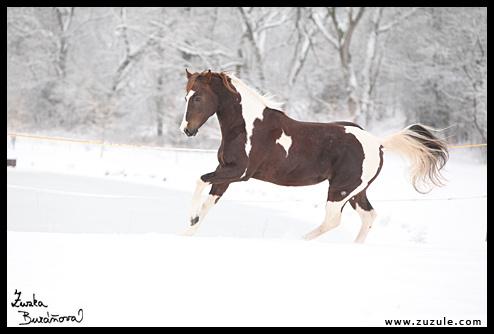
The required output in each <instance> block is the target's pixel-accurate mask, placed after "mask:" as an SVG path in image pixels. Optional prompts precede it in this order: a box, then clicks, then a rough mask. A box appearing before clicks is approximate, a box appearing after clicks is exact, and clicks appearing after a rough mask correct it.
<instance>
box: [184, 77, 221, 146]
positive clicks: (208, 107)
mask: <svg viewBox="0 0 494 334" xmlns="http://www.w3.org/2000/svg"><path fill="white" fill-rule="evenodd" d="M185 73H186V74H187V79H188V80H189V81H188V82H187V86H186V96H185V103H186V106H185V115H184V119H183V121H182V124H181V125H180V130H181V131H182V132H183V133H184V134H186V135H187V136H188V137H192V136H195V135H196V134H197V131H198V130H199V128H200V127H201V126H202V125H203V124H204V123H206V121H207V120H208V118H209V117H211V116H213V115H214V114H215V113H216V111H218V102H219V101H218V96H217V95H216V93H215V92H214V91H213V90H212V89H211V85H210V81H211V70H209V71H207V72H202V73H197V72H196V73H194V74H191V73H190V72H189V71H187V69H186V70H185Z"/></svg>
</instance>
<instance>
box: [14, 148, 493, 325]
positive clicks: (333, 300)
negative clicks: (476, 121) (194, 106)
mask: <svg viewBox="0 0 494 334" xmlns="http://www.w3.org/2000/svg"><path fill="white" fill-rule="evenodd" d="M9 143H10V141H9V140H8V143H7V157H8V158H17V167H15V168H10V167H9V168H7V324H8V325H9V326H10V325H12V326H15V325H18V324H22V323H25V322H28V321H29V319H31V320H33V319H35V318H37V317H39V316H42V317H43V318H42V320H43V319H47V320H46V321H49V320H52V321H53V319H58V320H65V321H64V322H63V323H62V324H60V323H56V322H52V323H51V325H75V326H83V325H85V326H92V325H103V326H105V325H117V326H118V325H130V326H133V325H159V326H205V325H214V326H228V325H233V326H241V325H245V326H259V325H265V326H320V325H377V326H384V325H385V320H387V319H396V320H411V321H412V322H415V324H418V321H417V320H441V321H443V322H444V320H443V319H444V317H446V321H448V320H451V321H452V324H455V323H456V324H460V321H461V320H467V321H470V320H477V319H478V320H481V321H482V323H481V324H482V326H485V325H487V243H486V241H485V239H486V233H487V198H486V194H487V176H486V174H487V166H486V165H485V164H480V163H478V162H476V161H475V159H471V158H469V157H470V156H469V155H468V153H466V154H465V152H466V151H461V150H454V151H452V152H451V160H450V162H449V163H448V165H447V173H446V177H447V178H448V179H449V183H448V185H447V186H446V187H444V188H441V189H436V190H434V191H432V192H431V193H430V194H428V195H420V194H418V193H416V192H415V191H414V190H413V187H412V186H410V185H409V184H408V183H407V181H406V180H405V177H404V174H403V170H404V166H405V165H406V164H405V163H404V162H403V161H402V160H401V159H400V158H397V157H396V156H394V155H393V154H391V153H386V154H385V164H384V168H383V170H382V172H381V174H380V176H379V177H378V178H377V180H376V181H375V182H374V184H373V185H372V186H371V187H370V188H369V190H368V197H369V199H370V201H371V203H372V204H373V206H374V208H375V209H376V211H377V214H378V218H377V220H376V223H375V224H374V226H373V228H372V231H371V232H370V234H369V237H368V238H367V241H366V244H365V245H356V244H354V243H353V240H354V238H355V237H356V235H357V233H358V230H359V228H360V220H359V217H358V215H357V214H356V213H355V212H354V211H353V210H352V209H351V207H350V206H347V207H346V208H345V210H344V211H343V218H342V224H341V226H340V227H338V228H337V229H335V230H333V231H330V232H328V233H327V234H325V235H323V236H322V237H320V238H319V239H317V240H315V241H311V242H306V241H302V240H300V237H301V236H302V235H303V234H305V233H307V232H308V231H310V230H312V229H313V228H315V227H316V226H318V225H319V224H320V222H321V221H322V219H323V218H324V205H325V201H326V194H327V184H326V183H323V184H321V185H317V186H311V187H300V188H287V187H279V186H275V185H271V184H268V183H263V182H260V181H256V180H250V181H248V182H245V183H238V184H233V185H231V186H230V188H229V190H228V191H227V193H226V194H225V196H224V197H223V198H222V199H221V200H220V202H219V203H218V205H217V206H216V207H215V208H213V210H212V211H211V213H210V214H209V216H208V217H207V218H206V220H205V222H204V224H203V225H202V226H201V229H200V230H199V232H198V233H197V234H196V236H194V237H192V238H187V237H180V236H178V234H179V233H180V232H182V231H183V230H185V228H186V227H187V216H188V201H189V199H190V196H191V195H192V192H193V190H194V187H195V182H196V180H197V178H198V177H199V176H200V175H201V174H204V173H206V172H210V171H212V170H214V168H215V167H216V156H215V154H214V153H197V152H196V153H190V152H169V151H159V150H144V149H133V148H119V147H104V152H103V155H102V156H101V149H102V148H101V147H96V146H89V145H83V144H76V143H54V142H43V141H39V140H30V139H17V141H16V146H15V149H13V148H12V147H11V146H10V144H9ZM206 193H207V192H206V191H205V194H206ZM16 291H17V292H18V293H19V292H21V296H20V297H19V295H18V294H15V292H16ZM33 294H35V297H33ZM17 297H19V299H20V300H22V302H23V303H26V302H28V301H31V302H33V298H35V299H36V300H37V304H40V301H41V302H42V303H43V304H44V305H47V306H48V307H36V306H33V307H29V306H26V305H24V306H23V307H14V306H12V303H14V304H20V301H18V302H15V300H16V298H17ZM81 309H82V311H80V310H81ZM25 312H28V314H27V313H25ZM62 316H73V318H69V319H66V318H63V317H62ZM81 318H82V321H81V322H77V321H79V320H80V319H81ZM68 320H74V321H68ZM429 324H430V322H429ZM31 325H32V324H31ZM46 325H47V324H44V325H43V326H46Z"/></svg>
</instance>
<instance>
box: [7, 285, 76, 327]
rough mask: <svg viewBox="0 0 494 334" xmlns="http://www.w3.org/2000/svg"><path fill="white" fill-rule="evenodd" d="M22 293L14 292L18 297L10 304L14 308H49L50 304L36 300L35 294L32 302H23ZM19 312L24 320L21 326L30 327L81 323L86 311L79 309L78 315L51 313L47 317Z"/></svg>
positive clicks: (47, 313)
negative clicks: (70, 322) (55, 323)
mask: <svg viewBox="0 0 494 334" xmlns="http://www.w3.org/2000/svg"><path fill="white" fill-rule="evenodd" d="M21 294H22V292H21V291H17V289H16V290H15V292H14V295H16V298H15V300H14V302H13V303H10V305H11V306H12V307H16V308H17V307H22V308H26V307H43V308H47V307H48V304H45V303H44V302H43V301H42V300H40V299H36V295H35V294H34V293H33V298H32V300H22V299H21ZM17 312H19V313H21V316H22V318H23V322H20V323H19V325H29V324H51V323H53V322H57V323H63V322H66V321H73V322H78V323H80V322H81V321H82V319H83V318H84V311H83V310H82V308H81V309H79V311H77V315H59V314H53V313H50V312H48V311H47V312H46V316H44V315H40V316H33V315H30V313H29V312H27V311H24V310H18V311H17Z"/></svg>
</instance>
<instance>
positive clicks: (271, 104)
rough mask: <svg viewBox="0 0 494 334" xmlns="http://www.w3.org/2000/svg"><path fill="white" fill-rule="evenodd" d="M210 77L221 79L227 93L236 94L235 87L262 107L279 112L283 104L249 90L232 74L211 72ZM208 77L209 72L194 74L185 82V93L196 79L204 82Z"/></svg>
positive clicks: (268, 96)
mask: <svg viewBox="0 0 494 334" xmlns="http://www.w3.org/2000/svg"><path fill="white" fill-rule="evenodd" d="M211 75H214V76H218V77H219V78H220V79H221V81H222V83H223V85H224V86H225V87H226V88H227V89H228V90H229V91H231V92H233V93H237V89H236V88H235V87H236V86H237V87H242V88H243V89H244V90H245V91H247V92H248V93H249V94H250V95H251V96H253V97H254V98H256V99H258V100H259V101H260V102H261V103H262V104H263V105H264V106H266V107H268V108H271V109H275V110H278V111H281V108H282V106H283V103H281V102H277V101H275V100H273V98H272V97H271V96H270V95H262V94H260V93H259V92H257V91H256V90H254V89H252V88H250V87H249V86H247V85H246V84H244V83H243V82H242V81H241V80H240V79H239V78H237V77H236V76H234V75H233V74H228V73H226V72H211ZM208 76H209V71H204V72H201V73H197V72H196V73H194V74H193V75H192V76H191V77H190V79H189V81H188V82H187V86H186V88H185V89H186V90H187V92H189V91H190V90H191V89H192V87H193V86H194V83H195V82H196V80H198V79H199V80H205V79H207V77H208ZM229 79H230V80H229Z"/></svg>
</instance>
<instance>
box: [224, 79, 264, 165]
mask: <svg viewBox="0 0 494 334" xmlns="http://www.w3.org/2000/svg"><path fill="white" fill-rule="evenodd" d="M235 79H236V78H235ZM232 85H233V86H234V87H235V89H236V90H237V92H238V93H239V94H240V96H241V101H240V104H241V106H242V117H243V118H244V121H245V131H246V132H247V141H246V142H245V154H247V157H248V156H249V154H250V150H251V149H252V144H251V139H250V137H251V136H252V133H253V131H254V122H255V121H256V119H259V120H261V121H262V119H263V117H264V116H263V112H264V109H265V108H266V105H265V104H264V103H263V101H262V100H261V99H259V98H258V94H257V93H256V92H255V91H253V90H252V89H251V88H249V87H247V86H246V85H245V84H243V83H242V82H241V81H240V80H238V79H236V80H232Z"/></svg>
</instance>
